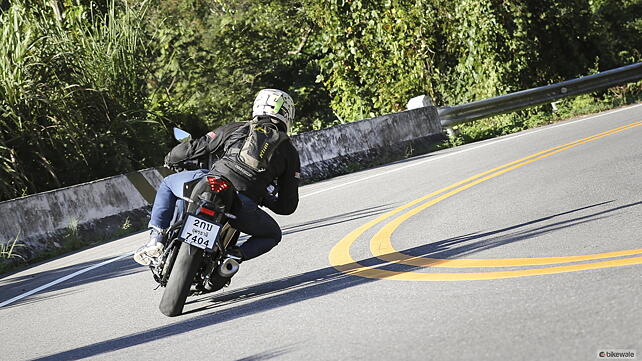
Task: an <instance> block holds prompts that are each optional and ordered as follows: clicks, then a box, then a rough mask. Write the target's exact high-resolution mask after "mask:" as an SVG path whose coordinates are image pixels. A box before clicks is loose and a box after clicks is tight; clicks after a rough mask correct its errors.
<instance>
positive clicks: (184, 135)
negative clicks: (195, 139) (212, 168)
mask: <svg viewBox="0 0 642 361" xmlns="http://www.w3.org/2000/svg"><path fill="white" fill-rule="evenodd" d="M174 138H176V140H178V141H179V142H181V143H183V142H189V141H190V140H192V135H191V134H189V133H188V132H186V131H184V130H182V129H178V128H174Z"/></svg>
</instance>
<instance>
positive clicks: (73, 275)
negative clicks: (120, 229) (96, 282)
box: [0, 252, 134, 307]
mask: <svg viewBox="0 0 642 361" xmlns="http://www.w3.org/2000/svg"><path fill="white" fill-rule="evenodd" d="M132 254H134V253H133V252H130V253H126V254H124V255H122V256H118V257H116V258H113V259H110V260H107V261H105V262H102V263H98V264H95V265H93V266H89V267H87V268H84V269H81V270H79V271H76V272H74V273H72V274H69V275H66V276H64V277H62V278H59V279H57V280H55V281H52V282H49V283H47V284H46V285H42V286H40V287H38V288H34V289H33V290H31V291H28V292H25V293H23V294H21V295H18V296H16V297H14V298H12V299H10V300H7V301H4V302H2V303H0V307H4V306H7V305H10V304H12V303H14V302H16V301H18V300H21V299H23V298H25V297H28V296H31V295H33V294H34V293H37V292H40V291H42V290H45V289H47V288H49V287H51V286H55V285H57V284H59V283H61V282H65V281H67V280H69V279H71V278H74V277H76V276H78V275H81V274H83V273H85V272H89V271H91V270H94V269H96V268H98V267H102V266H104V265H107V264H110V263H112V262H116V261H119V260H121V259H123V258H126V257H129V256H131V255H132Z"/></svg>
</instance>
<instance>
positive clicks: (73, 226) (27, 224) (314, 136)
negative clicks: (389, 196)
mask: <svg viewBox="0 0 642 361" xmlns="http://www.w3.org/2000/svg"><path fill="white" fill-rule="evenodd" d="M442 139H443V135H442V132H441V126H440V124H439V119H438V116H437V109H436V108H435V107H426V108H419V109H414V110H409V111H405V112H401V113H394V114H388V115H384V116H380V117H376V118H371V119H365V120H361V121H358V122H354V123H348V124H341V125H338V126H335V127H331V128H328V129H324V130H319V131H313V132H307V133H303V134H299V135H296V136H293V137H292V142H293V144H294V146H295V147H296V148H297V149H298V150H299V154H300V157H301V165H302V171H301V172H302V177H303V178H304V179H307V180H308V181H310V180H320V179H324V178H329V177H332V176H336V175H339V174H343V173H348V172H350V171H352V170H355V169H362V168H365V167H367V166H374V165H379V164H383V163H385V162H389V161H393V160H398V159H403V158H405V157H408V156H410V155H415V154H421V153H425V152H426V151H429V150H431V149H432V148H434V146H435V145H436V144H437V143H438V142H439V141H441V140H442ZM169 173H170V172H169V171H168V170H166V169H165V168H162V167H161V168H155V169H146V170H142V171H138V172H132V173H129V174H126V175H119V176H115V177H110V178H106V179H101V180H97V181H93V182H89V183H84V184H79V185H75V186H71V187H66V188H61V189H57V190H54V191H50V192H45V193H39V194H34V195H30V196H26V197H22V198H17V199H13V200H9V201H5V202H0V230H1V232H0V243H7V242H10V241H12V240H13V239H15V238H18V240H19V242H20V243H21V244H23V247H22V248H21V249H20V254H21V255H22V256H25V257H26V258H31V257H34V256H35V255H37V254H38V253H39V252H41V251H43V250H46V249H48V248H52V247H60V244H59V241H60V240H61V239H64V237H66V236H67V237H68V236H69V233H70V232H77V233H80V234H88V235H89V236H94V237H96V236H103V237H105V236H107V237H108V235H109V234H113V232H114V231H115V230H116V229H118V227H119V226H121V225H122V224H123V223H124V222H125V220H127V219H128V221H129V222H130V223H131V224H133V225H135V226H136V225H142V224H146V223H147V221H148V212H149V209H150V207H151V204H152V202H153V200H154V195H155V190H156V189H157V187H158V184H159V183H160V181H161V180H162V178H163V177H164V176H166V175H167V174H169Z"/></svg>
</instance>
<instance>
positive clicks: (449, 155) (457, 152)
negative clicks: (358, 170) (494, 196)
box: [299, 104, 642, 199]
mask: <svg viewBox="0 0 642 361" xmlns="http://www.w3.org/2000/svg"><path fill="white" fill-rule="evenodd" d="M639 106H642V104H636V105H633V106H629V107H626V108H622V109H615V110H611V111H607V112H604V113H600V114H597V115H592V116H588V117H586V118H581V119H577V120H573V121H568V122H564V123H560V124H556V125H552V126H548V127H546V126H545V127H542V128H540V129H535V130H530V131H529V130H524V132H525V133H522V134H517V135H513V136H510V135H508V136H506V137H504V138H502V139H497V140H494V141H490V142H486V143H484V144H481V145H478V146H475V147H470V148H466V149H462V150H459V151H455V152H452V153H448V154H444V155H441V156H437V157H434V158H429V159H425V160H422V161H419V162H415V163H412V164H408V165H405V166H403V167H399V168H395V169H391V170H387V171H385V172H381V173H377V174H373V175H370V176H367V177H363V178H359V179H355V180H353V181H349V182H345V183H341V184H337V185H335V186H332V187H327V188H323V189H320V190H318V191H315V192H312V193H308V194H305V195H302V196H301V197H299V198H300V199H303V198H307V197H311V196H313V195H317V194H319V193H323V192H327V191H331V190H333V189H337V188H341V187H345V186H348V185H351V184H355V183H360V182H363V181H366V180H368V179H372V178H376V177H380V176H382V175H386V174H390V173H394V172H398V171H400V170H404V169H406V168H411V167H416V166H418V165H422V164H425V163H428V162H433V161H437V160H440V159H443V158H447V157H451V156H453V155H457V154H461V153H465V152H468V151H471V150H475V149H479V148H483V147H487V146H489V145H493V144H497V143H500V142H505V141H507V140H513V139H516V138H520V137H524V136H527V135H531V134H535V133H539V132H543V131H545V130H549V129H555V128H559V127H564V126H567V125H571V124H575V123H579V122H583V121H585V120H589V119H595V118H599V117H602V116H605V115H609V114H613V113H618V112H622V111H625V110H630V109H632V108H636V107H639Z"/></svg>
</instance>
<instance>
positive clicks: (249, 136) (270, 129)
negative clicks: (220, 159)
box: [232, 117, 288, 172]
mask: <svg viewBox="0 0 642 361" xmlns="http://www.w3.org/2000/svg"><path fill="white" fill-rule="evenodd" d="M240 130H244V129H243V128H241V129H240ZM287 139H288V135H287V134H286V133H285V132H284V131H281V130H280V129H279V128H278V127H277V125H276V124H274V123H273V122H272V121H271V120H270V118H266V117H255V118H254V119H252V120H251V121H250V122H249V127H248V129H247V133H246V134H245V140H244V141H243V143H242V144H241V145H240V148H237V149H234V150H233V151H232V152H233V153H237V156H236V158H237V160H238V161H239V163H241V164H243V165H246V166H248V167H249V168H250V169H251V170H253V171H255V172H264V171H265V170H266V169H267V168H268V165H269V164H270V159H272V155H273V154H274V151H275V150H276V148H278V146H279V145H280V144H281V143H283V142H284V141H285V140H287ZM239 143H240V142H239ZM237 144H238V143H237Z"/></svg>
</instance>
